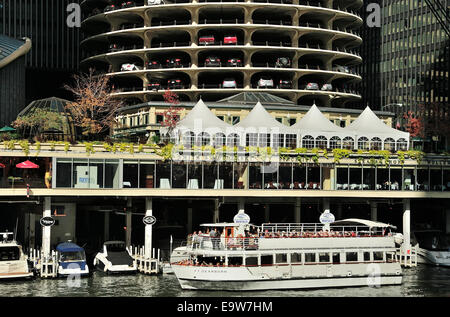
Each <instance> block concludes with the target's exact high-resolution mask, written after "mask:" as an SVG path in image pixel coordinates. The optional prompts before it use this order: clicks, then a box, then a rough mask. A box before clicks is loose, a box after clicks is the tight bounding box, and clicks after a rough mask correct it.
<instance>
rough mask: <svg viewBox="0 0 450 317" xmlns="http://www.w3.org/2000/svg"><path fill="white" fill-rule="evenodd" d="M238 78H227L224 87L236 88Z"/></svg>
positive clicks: (223, 83)
mask: <svg viewBox="0 0 450 317" xmlns="http://www.w3.org/2000/svg"><path fill="white" fill-rule="evenodd" d="M236 86H237V85H236V80H234V79H233V78H225V79H224V80H223V82H222V87H223V88H236Z"/></svg>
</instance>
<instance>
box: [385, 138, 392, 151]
mask: <svg viewBox="0 0 450 317" xmlns="http://www.w3.org/2000/svg"><path fill="white" fill-rule="evenodd" d="M384 149H385V150H386V151H392V152H393V151H395V140H394V139H393V138H387V139H385V140H384Z"/></svg>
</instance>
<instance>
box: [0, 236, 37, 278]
mask: <svg viewBox="0 0 450 317" xmlns="http://www.w3.org/2000/svg"><path fill="white" fill-rule="evenodd" d="M13 235H14V233H13V232H0V239H1V240H0V279H13V278H30V277H32V276H33V272H32V271H31V270H30V268H29V266H28V257H27V256H26V255H25V254H24V253H23V251H22V246H21V245H19V244H18V243H17V242H16V241H15V239H14V238H13V239H9V238H11V237H10V236H13Z"/></svg>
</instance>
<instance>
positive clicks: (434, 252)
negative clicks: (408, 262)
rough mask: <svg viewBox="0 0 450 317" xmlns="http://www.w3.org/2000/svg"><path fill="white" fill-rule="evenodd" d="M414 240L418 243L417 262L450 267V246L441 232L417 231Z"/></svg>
mask: <svg viewBox="0 0 450 317" xmlns="http://www.w3.org/2000/svg"><path fill="white" fill-rule="evenodd" d="M412 238H413V240H415V242H417V243H418V244H417V255H418V257H417V262H418V263H423V264H432V265H436V266H448V267H450V246H449V245H448V243H447V240H446V237H445V235H444V234H443V233H442V232H441V231H439V230H431V229H429V230H427V229H424V230H415V231H413V237H412Z"/></svg>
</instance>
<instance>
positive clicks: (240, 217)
mask: <svg viewBox="0 0 450 317" xmlns="http://www.w3.org/2000/svg"><path fill="white" fill-rule="evenodd" d="M233 221H234V223H249V222H250V216H249V215H247V214H246V213H243V212H242V213H241V212H240V213H238V214H237V215H236V216H234V218H233Z"/></svg>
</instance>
